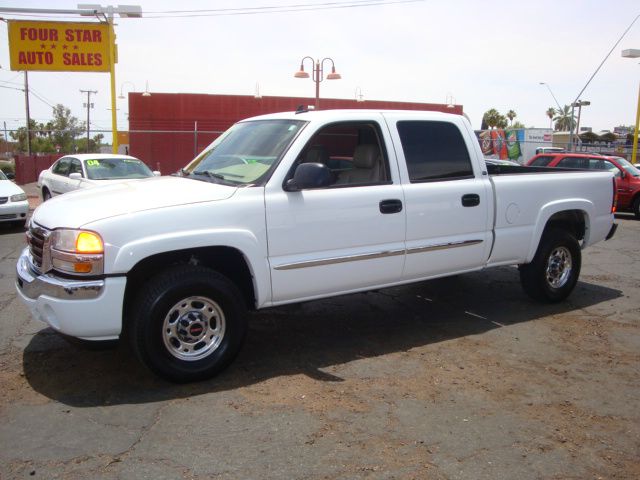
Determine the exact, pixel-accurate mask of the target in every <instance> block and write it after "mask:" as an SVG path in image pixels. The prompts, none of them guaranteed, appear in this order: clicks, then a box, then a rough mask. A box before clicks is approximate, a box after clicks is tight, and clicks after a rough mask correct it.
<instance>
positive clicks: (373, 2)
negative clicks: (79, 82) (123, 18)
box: [10, 0, 425, 20]
mask: <svg viewBox="0 0 640 480" xmlns="http://www.w3.org/2000/svg"><path fill="white" fill-rule="evenodd" d="M424 1H425V0H351V1H346V2H322V3H310V4H290V5H280V6H272V5H265V6H262V7H242V8H221V9H206V10H166V11H147V12H142V17H141V18H137V19H136V20H144V19H157V18H167V19H169V18H193V17H219V16H237V15H261V14H273V13H295V12H312V11H320V10H335V9H344V8H363V7H377V6H384V5H397V4H405V3H417V2H424ZM10 15H11V16H12V17H28V18H34V17H35V18H43V19H57V20H60V19H71V20H73V19H77V18H78V17H77V16H69V15H68V14H36V13H33V14H31V13H11V14H10Z"/></svg>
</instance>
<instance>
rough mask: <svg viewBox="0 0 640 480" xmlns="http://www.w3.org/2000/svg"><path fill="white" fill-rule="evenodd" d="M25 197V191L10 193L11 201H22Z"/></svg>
mask: <svg viewBox="0 0 640 480" xmlns="http://www.w3.org/2000/svg"><path fill="white" fill-rule="evenodd" d="M26 199H27V194H26V193H16V194H15V195H11V201H12V202H22V201H23V200H26Z"/></svg>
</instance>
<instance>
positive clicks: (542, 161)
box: [529, 155, 553, 167]
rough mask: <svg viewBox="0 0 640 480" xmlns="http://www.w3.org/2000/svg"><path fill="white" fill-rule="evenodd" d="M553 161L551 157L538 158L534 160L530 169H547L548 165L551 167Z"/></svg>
mask: <svg viewBox="0 0 640 480" xmlns="http://www.w3.org/2000/svg"><path fill="white" fill-rule="evenodd" d="M551 160H553V157H552V156H550V155H543V156H541V157H538V158H536V159H535V160H533V161H532V162H531V163H530V164H529V166H530V167H546V166H547V165H549V164H550V163H551Z"/></svg>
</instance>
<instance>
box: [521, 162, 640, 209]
mask: <svg viewBox="0 0 640 480" xmlns="http://www.w3.org/2000/svg"><path fill="white" fill-rule="evenodd" d="M527 165H529V166H538V167H560V168H575V169H581V170H609V171H610V172H612V173H613V174H614V176H615V178H616V186H617V189H618V210H619V211H627V212H633V213H634V215H635V216H636V218H638V219H640V169H638V168H637V167H636V166H634V165H633V164H632V163H631V162H628V161H627V160H626V159H624V158H622V157H616V156H604V155H597V154H586V153H561V154H542V155H536V156H535V157H532V158H531V160H529V161H528V162H527Z"/></svg>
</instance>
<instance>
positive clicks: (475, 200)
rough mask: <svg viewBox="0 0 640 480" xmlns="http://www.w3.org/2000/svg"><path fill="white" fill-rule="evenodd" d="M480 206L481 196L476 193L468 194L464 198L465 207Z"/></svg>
mask: <svg viewBox="0 0 640 480" xmlns="http://www.w3.org/2000/svg"><path fill="white" fill-rule="evenodd" d="M478 205H480V195H478V194H476V193H467V194H466V195H463V196H462V206H463V207H477V206H478Z"/></svg>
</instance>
